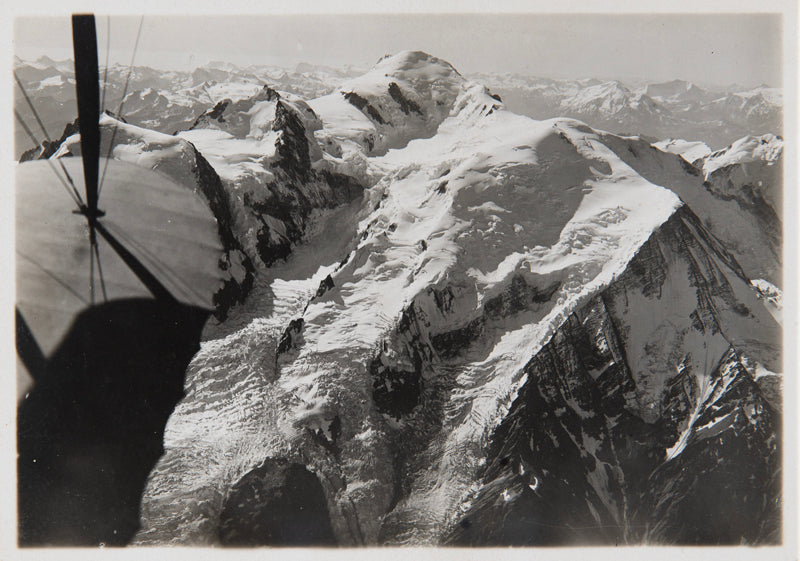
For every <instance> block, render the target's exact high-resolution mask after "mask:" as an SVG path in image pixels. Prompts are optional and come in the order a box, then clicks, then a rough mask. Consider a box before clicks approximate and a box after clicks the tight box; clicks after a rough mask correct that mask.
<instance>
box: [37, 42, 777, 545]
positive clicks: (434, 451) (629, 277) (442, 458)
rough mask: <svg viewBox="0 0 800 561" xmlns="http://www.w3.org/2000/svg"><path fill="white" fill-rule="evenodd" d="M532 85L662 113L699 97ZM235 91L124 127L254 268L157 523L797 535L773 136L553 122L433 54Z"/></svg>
mask: <svg viewBox="0 0 800 561" xmlns="http://www.w3.org/2000/svg"><path fill="white" fill-rule="evenodd" d="M297 70H298V72H300V71H301V70H302V71H303V72H314V70H313V69H305V68H298V69H297ZM230 71H231V70H230V69H228V68H226V67H225V65H214V66H213V67H212V68H210V69H208V75H206V74H203V75H202V76H200V77H199V78H202V80H203V81H204V82H205V83H207V84H208V83H210V80H218V81H217V84H221V83H222V81H220V80H222V78H221V76H222V74H218V73H223V72H230ZM199 78H198V79H199ZM236 87H237V88H238V87H240V86H236ZM536 87H537V88H540V89H541V90H542V92H545V93H543V94H542V98H546V99H550V100H551V101H548V102H547V103H552V104H553V107H558V108H562V103H563V104H564V105H563V108H571V109H570V110H573V109H574V110H575V111H578V110H580V111H582V112H583V113H585V114H586V115H587V116H589V117H591V116H598V115H600V116H602V115H620V114H626V115H630V114H631V113H630V111H631V110H633V109H635V110H636V111H637V113H635V115H636V117H635V119H634V121H635V120H638V121H639V122H651V121H653V122H669V119H671V118H672V117H671V116H670V114H669V111H668V110H667V109H665V107H666V106H665V105H664V102H663V100H664V99H666V98H671V97H675V96H678V97H680V96H682V95H684V93H686V94H687V95H691V96H695V97H697V95H698V94H697V91H695V89H694V88H693V87H688V86H686V87H685V86H683V85H681V84H675V83H672V84H666V85H660V86H658V87H654V88H653V89H651V90H650V91H649V92H637V91H634V90H632V89H630V88H628V87H627V86H625V85H624V84H621V83H611V84H608V83H601V82H597V81H586V82H581V83H578V82H576V83H571V84H566V85H565V84H564V83H558V82H555V81H549V82H543V83H541V84H539V85H537V86H536ZM187 88H189V89H183V90H180V91H182V92H183V93H181V94H180V95H187V96H188V94H186V93H185V92H186V91H189V90H190V89H191V87H190V86H187ZM226 88H227V89H225V88H223V89H221V90H220V91H219V92H217V93H214V92H213V91H212V95H209V96H207V99H206V100H205V101H204V102H203V103H202V104H200V103H199V102H197V103H198V106H199V108H200V110H198V111H197V112H196V113H194V114H193V115H194V116H193V118H192V119H190V120H189V121H187V123H186V125H185V127H183V128H181V130H179V131H178V132H177V134H176V135H169V134H164V133H163V132H154V131H151V130H147V129H146V128H143V127H141V126H137V125H136V124H133V123H123V122H122V121H120V120H118V119H115V118H114V117H112V116H110V115H104V116H103V117H102V120H101V126H102V127H103V142H104V146H103V151H104V153H105V152H109V151H110V153H111V154H112V156H113V157H114V158H118V159H123V160H127V161H131V162H135V163H138V164H140V165H143V166H146V167H148V168H151V169H156V170H160V171H162V172H163V173H166V174H168V175H170V176H171V177H173V178H175V179H176V180H177V181H180V182H182V183H183V184H184V185H186V186H187V188H191V189H197V190H199V191H200V192H202V193H203V194H204V195H205V196H206V198H207V200H209V204H210V205H211V207H212V210H214V212H215V214H216V215H217V218H218V220H219V221H220V223H221V226H220V228H221V230H223V229H224V230H225V231H226V232H228V234H226V235H228V236H229V237H230V240H231V241H230V243H229V244H227V245H226V248H227V249H228V250H229V255H230V254H232V253H233V252H237V253H235V255H236V256H237V258H239V261H238V263H244V262H245V261H246V260H248V261H249V262H250V263H252V264H253V266H252V270H251V271H250V274H251V275H252V283H251V284H252V286H248V287H247V288H248V289H249V290H250V293H249V295H248V296H247V298H246V299H244V295H243V292H245V291H244V290H240V291H239V292H238V293H237V294H236V297H235V298H231V299H229V301H228V302H227V308H226V312H227V317H226V318H225V319H224V320H218V321H216V322H214V323H213V324H212V325H209V326H207V329H206V340H205V342H204V343H203V345H202V348H201V350H200V352H199V353H198V354H197V355H196V356H195V357H194V359H193V361H192V363H191V365H190V367H189V370H188V371H187V375H186V384H185V391H186V396H185V398H184V399H183V400H182V401H181V403H180V404H179V405H178V407H177V408H176V409H175V411H174V413H173V415H172V416H171V418H170V421H169V423H168V425H167V428H166V432H165V436H164V449H165V453H164V455H163V457H162V458H161V460H160V462H159V463H158V465H157V466H156V468H155V470H154V471H153V472H152V473H151V476H150V479H149V481H148V485H147V488H146V491H145V495H144V497H143V499H142V505H141V530H140V531H139V532H138V534H137V536H136V538H135V540H134V543H136V544H140V545H164V544H195V545H201V544H207V545H212V544H213V545H217V544H223V545H267V544H271V545H288V544H299V543H303V544H341V545H376V544H392V545H435V544H454V545H466V544H471V545H507V544H518V545H521V544H525V545H539V544H572V545H574V544H576V543H608V544H610V543H629V544H638V543H660V544H710V543H724V544H739V543H779V542H780V541H781V501H782V489H781V484H780V477H781V476H780V474H781V428H780V427H781V417H780V410H781V404H782V401H781V394H780V385H781V383H780V380H781V370H782V364H781V343H780V339H781V324H780V311H779V309H778V308H779V303H780V298H779V296H780V289H779V288H778V287H777V286H773V285H778V286H780V271H781V263H780V251H779V250H780V247H781V238H780V232H781V223H780V217H781V208H780V192H781V185H782V184H781V175H780V161H781V153H782V141H781V140H780V139H779V138H778V137H776V136H766V135H765V136H761V137H755V136H753V137H748V138H743V139H742V140H740V141H738V142H736V143H733V144H732V145H731V146H729V147H728V148H726V149H723V150H719V151H717V152H713V153H712V152H711V150H710V149H708V150H704V149H698V148H701V147H699V145H698V144H696V143H694V144H691V145H689V143H688V141H687V142H682V141H671V142H664V143H657V142H655V140H654V139H652V138H648V137H642V136H621V135H618V134H612V133H609V132H604V131H603V130H598V129H596V128H593V127H592V126H590V125H589V124H586V123H584V122H582V121H580V120H576V119H574V118H565V117H557V116H556V115H557V114H558V113H557V111H556V112H555V113H551V114H548V115H547V118H546V119H543V120H534V119H532V118H530V117H528V116H522V115H518V114H515V113H513V112H512V111H510V110H509V107H508V105H507V101H505V102H504V101H502V100H501V98H504V99H505V98H506V96H504V95H497V94H496V93H493V92H494V89H492V90H489V89H487V87H485V86H484V85H483V84H481V83H478V82H475V81H472V80H470V79H467V78H465V77H464V76H462V75H461V74H460V73H459V72H458V71H456V70H455V69H454V68H453V67H452V66H451V65H450V64H449V63H447V62H445V61H443V60H440V59H437V58H435V57H433V56H430V55H428V54H426V53H422V52H414V51H407V52H402V53H399V54H397V55H395V56H390V57H386V58H384V59H382V60H381V61H379V62H378V64H377V65H376V66H375V67H374V68H373V69H372V70H370V71H369V72H367V73H365V74H363V75H360V76H351V77H349V78H348V79H346V80H342V81H341V82H340V83H338V84H336V85H335V87H333V88H331V89H330V90H326V91H324V92H319V93H322V94H324V95H315V96H311V97H313V98H311V99H309V98H308V97H305V96H303V95H301V94H298V93H297V92H296V91H295V92H287V91H284V90H282V88H281V87H280V84H277V85H276V84H272V83H269V84H268V85H266V86H265V85H264V84H263V83H260V84H256V85H255V86H254V87H253V88H251V89H245V88H244V87H243V86H242V89H240V90H236V91H237V92H238V93H237V94H236V95H233V94H232V93H231V92H232V91H233V90H234V89H235V88H234V89H232V88H233V87H232V86H226ZM569 88H572V90H571V91H572V94H570V95H569V96H566V95H562V94H563V93H564V91H565V89H569ZM201 89H202V88H201ZM209 89H210V88H209ZM223 90H224V91H223ZM553 92H555V93H553ZM223 94H224V95H223ZM147 95H150V96H151V98H148V99H151V100H152V102H153V103H154V104H155V105H158V106H159V107H162V108H164V109H166V108H167V105H164V102H162V101H161V97H160V96H163V97H164V98H165V99H167V100H168V101H167V102H166V103H167V104H168V103H170V102H171V103H176V101H174V100H175V99H177V98H176V97H170V96H169V95H167V94H164V93H157V94H156V93H149V94H147ZM548 96H549V97H548ZM701 97H702V96H701ZM170 100H172V101H170ZM712 101H713V100H712ZM701 102H702V103H705V101H702V100H701ZM131 103H132V107H134V106H135V104H134V103H133V101H132V102H131ZM159 104H161V105H159ZM142 107H144V104H143V105H142ZM126 115H127V113H126ZM126 119H127V117H126ZM632 126H633V125H632ZM115 129H116V131H117V132H116V134H114V133H113V131H114V130H115ZM112 136H114V142H113V146H111V145H110V144H111V137H112ZM689 140H692V139H691V138H690V139H689ZM76 141H77V138H76V137H75V136H74V135H72V136H67V138H66V139H65V140H64V141H63V142H62V143H60V144H59V146H58V148H57V151H56V152H55V155H54V157H68V156H69V155H71V154H77V150H78V148H77V147H78V144H77V142H76ZM693 156H696V157H694V158H693ZM22 165H24V164H22ZM226 213H227V214H226ZM765 247H768V248H769V249H770V251H765V250H764V248H765ZM231 262H233V260H232V259H231ZM242 267H244V265H242ZM233 277H234V278H237V277H235V275H233ZM753 279H756V280H754V281H753ZM237 286H241V283H240V284H239V285H237ZM232 290H233V289H232ZM776 291H777V292H776Z"/></svg>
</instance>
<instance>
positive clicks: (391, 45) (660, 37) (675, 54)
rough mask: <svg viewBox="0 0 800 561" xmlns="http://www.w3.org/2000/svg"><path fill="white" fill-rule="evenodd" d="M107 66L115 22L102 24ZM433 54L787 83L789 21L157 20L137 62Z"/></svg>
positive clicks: (65, 32) (471, 68) (42, 32)
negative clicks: (784, 51) (784, 30)
mask: <svg viewBox="0 0 800 561" xmlns="http://www.w3.org/2000/svg"><path fill="white" fill-rule="evenodd" d="M138 24H139V18H138V17H134V18H132V17H122V16H112V17H111V18H110V26H111V27H110V29H111V49H110V57H111V60H112V61H116V62H122V63H125V64H127V63H128V62H129V60H130V56H131V52H132V49H133V44H134V40H135V36H136V29H137V27H138ZM97 27H98V45H99V52H100V62H101V64H102V63H103V60H104V58H105V49H106V36H107V31H106V30H107V21H106V17H105V16H98V17H97ZM404 49H414V50H424V51H427V52H429V53H430V54H433V55H435V56H438V57H440V58H443V59H445V60H448V61H449V62H451V63H452V64H453V65H454V66H455V67H456V68H457V69H458V70H460V71H461V72H462V73H470V72H522V73H528V74H532V75H537V76H544V77H552V78H584V77H597V78H619V79H623V80H637V79H646V80H671V79H674V78H682V79H686V80H691V81H695V82H698V83H701V84H717V85H727V84H731V83H740V84H743V85H756V84H760V83H767V84H770V85H773V86H780V85H781V73H782V68H783V66H782V60H781V52H782V21H781V17H780V15H762V14H752V13H751V14H727V15H724V14H638V15H619V14H612V15H591V14H494V15H492V14H453V15H432V14H398V15H388V14H387V15H329V16H325V15H297V16H277V15H263V16H246V17H244V16H196V17H179V16H164V15H159V16H145V18H144V22H143V27H142V35H141V39H140V46H139V51H138V54H137V56H136V63H137V64H143V65H148V66H153V67H157V68H176V69H177V68H179V69H187V68H193V67H195V66H198V65H200V64H204V63H206V62H208V61H210V60H222V61H229V62H234V63H237V64H250V63H255V64H275V65H280V66H285V67H293V66H294V65H295V64H297V63H298V62H310V63H317V64H325V65H330V66H342V65H345V64H353V65H355V66H359V67H365V68H368V67H370V66H372V65H373V64H374V63H375V62H376V61H377V60H378V59H379V58H380V57H381V56H383V55H384V54H387V53H396V52H398V51H401V50H404ZM14 50H15V52H16V54H17V55H18V56H20V57H22V58H26V59H31V58H38V57H39V56H41V55H43V54H46V55H48V56H50V57H53V58H59V59H63V58H68V57H70V56H71V35H70V28H69V20H68V18H66V17H63V18H55V17H52V18H39V17H37V18H21V17H18V18H17V19H16V20H15V25H14Z"/></svg>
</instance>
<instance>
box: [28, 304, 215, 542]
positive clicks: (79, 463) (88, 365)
mask: <svg viewBox="0 0 800 561" xmlns="http://www.w3.org/2000/svg"><path fill="white" fill-rule="evenodd" d="M207 318H208V312H206V311H203V310H200V309H197V308H191V307H188V306H182V305H163V304H158V303H156V302H154V301H151V300H127V301H117V302H112V303H107V304H102V305H98V306H96V307H94V308H91V309H90V310H87V311H86V312H84V313H82V314H81V315H80V316H78V318H77V319H76V320H75V323H74V325H73V326H72V329H71V330H70V331H69V333H68V334H67V336H66V337H65V339H64V341H63V343H62V344H61V345H60V347H59V348H58V349H57V350H56V352H55V353H54V354H53V356H52V357H51V358H50V359H49V360H48V361H45V362H42V363H40V364H39V368H38V369H37V370H38V371H32V372H31V375H32V376H33V378H34V384H35V385H34V388H33V389H32V390H31V391H30V393H29V394H28V395H27V396H26V397H25V399H24V401H23V402H22V404H21V405H20V408H19V412H18V418H17V422H18V437H17V447H18V453H19V458H18V464H17V465H18V470H19V501H18V507H19V530H20V531H19V542H20V545H24V546H36V545H44V544H47V545H84V546H86V545H99V544H106V545H124V544H126V543H127V542H128V541H129V540H130V538H131V536H133V534H134V533H135V532H136V530H137V529H138V528H139V502H140V498H141V494H142V489H143V488H144V483H145V479H146V478H147V475H148V473H149V472H150V470H151V469H152V467H153V465H154V464H155V462H156V461H157V460H158V458H159V457H160V456H161V454H162V452H163V448H162V439H163V433H164V425H165V424H166V422H167V419H168V417H169V415H170V414H171V413H172V410H173V408H174V407H175V404H176V403H177V402H178V400H179V399H180V398H181V397H182V396H183V381H184V373H185V371H186V366H187V364H188V363H189V360H190V359H191V357H192V355H193V354H194V353H195V352H197V350H198V349H199V340H200V331H201V329H202V327H203V324H204V323H205V321H206V320H207ZM19 339H20V340H19V342H18V344H19V345H25V344H26V341H25V340H22V339H24V336H23V337H20V338H19Z"/></svg>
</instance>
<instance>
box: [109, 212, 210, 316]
mask: <svg viewBox="0 0 800 561" xmlns="http://www.w3.org/2000/svg"><path fill="white" fill-rule="evenodd" d="M105 227H106V229H108V230H109V231H110V232H111V233H112V234H114V235H115V236H116V237H117V238H118V239H119V240H120V241H124V242H125V243H127V245H128V247H129V249H133V250H136V251H138V252H139V254H140V258H141V257H143V258H145V259H146V260H147V261H149V264H150V267H151V268H152V269H153V270H155V271H158V272H159V273H160V274H161V276H162V278H164V279H169V280H170V281H171V282H172V283H173V284H174V285H175V287H176V288H178V289H179V290H181V291H182V292H183V293H184V295H185V296H192V297H193V298H196V299H199V300H203V299H204V298H203V295H202V294H200V293H199V292H198V291H197V290H195V289H194V288H193V287H192V286H191V285H190V284H189V283H187V282H186V281H184V280H183V278H181V275H180V274H179V273H178V272H177V271H175V270H174V269H173V268H171V267H170V266H169V265H168V264H167V263H165V262H164V261H162V260H161V259H159V257H158V256H157V255H155V254H154V253H153V252H152V251H150V250H149V249H148V248H147V247H146V246H144V245H142V244H141V243H139V242H138V241H136V240H135V239H134V238H133V237H132V236H129V235H127V234H126V233H125V232H124V231H122V229H120V227H119V226H118V225H116V224H113V223H108V222H106V223H105Z"/></svg>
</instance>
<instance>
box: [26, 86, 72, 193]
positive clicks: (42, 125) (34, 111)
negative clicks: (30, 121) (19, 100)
mask: <svg viewBox="0 0 800 561" xmlns="http://www.w3.org/2000/svg"><path fill="white" fill-rule="evenodd" d="M14 79H15V80H16V81H17V85H18V86H19V89H20V91H21V92H22V95H23V97H24V98H25V101H26V102H27V103H28V107H29V108H30V110H31V112H32V113H33V117H34V118H35V119H36V122H37V123H39V127H41V129H42V132H43V133H44V138H45V140H47V142H49V143H51V144H52V142H53V141H52V140H51V139H50V135H49V134H47V128H45V126H44V123H43V122H42V119H41V118H39V112H38V111H36V108H35V107H34V106H33V102H32V101H31V98H30V97H28V92H26V91H25V86H23V85H22V82H21V81H20V79H19V76H17V73H16V72H15V73H14ZM14 114H15V115H16V116H17V120H18V121H19V122H20V124H21V125H22V128H23V129H25V132H26V133H28V136H29V137H30V139H31V140H32V141H33V142H34V143H35V144H36V146H40V145H41V142H39V141H37V140H36V137H35V135H34V134H33V133H31V131H30V129H29V128H28V127H27V126H26V125H25V122H24V121H23V120H22V118H21V117H20V115H19V114H18V113H17V112H16V110H15V111H14ZM58 164H59V165H60V166H61V171H63V172H64V175H66V176H67V181H69V184H70V185H71V186H72V190H73V191H74V192H75V195H76V196H77V197H78V200H79V201H81V203H82V202H83V200H82V199H81V196H80V193H79V192H78V189H77V188H76V187H75V182H74V181H73V180H72V176H70V174H69V172H68V171H67V168H66V167H64V162H62V161H60V160H59V162H58ZM56 175H58V174H56ZM60 177H61V176H59V178H60ZM62 181H63V179H62Z"/></svg>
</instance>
